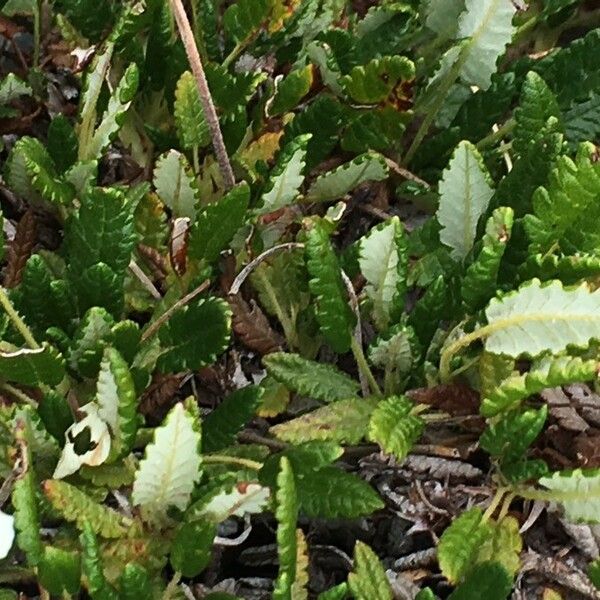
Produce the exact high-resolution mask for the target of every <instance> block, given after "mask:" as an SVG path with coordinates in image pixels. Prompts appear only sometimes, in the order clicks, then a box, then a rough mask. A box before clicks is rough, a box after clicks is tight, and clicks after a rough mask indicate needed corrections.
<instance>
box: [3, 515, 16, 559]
mask: <svg viewBox="0 0 600 600" xmlns="http://www.w3.org/2000/svg"><path fill="white" fill-rule="evenodd" d="M14 540H15V518H14V517H13V516H12V515H7V514H6V513H3V512H2V511H1V510H0V559H3V558H6V556H7V554H8V553H9V552H10V549H11V547H12V545H13V542H14Z"/></svg>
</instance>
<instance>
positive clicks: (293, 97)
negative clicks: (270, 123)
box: [269, 65, 314, 117]
mask: <svg viewBox="0 0 600 600" xmlns="http://www.w3.org/2000/svg"><path fill="white" fill-rule="evenodd" d="M313 77H314V76H313V67H312V65H306V66H305V67H303V68H301V69H294V70H293V71H291V72H290V73H289V75H287V76H286V77H285V79H283V81H281V82H280V83H279V85H278V86H277V91H276V93H275V96H274V97H273V101H272V103H271V105H270V107H269V114H270V115H272V116H274V117H275V116H277V115H280V114H282V113H284V112H287V111H289V110H293V109H294V108H296V107H297V106H298V104H299V103H300V101H301V100H302V98H304V96H306V94H308V92H309V91H310V88H311V87H312V84H313Z"/></svg>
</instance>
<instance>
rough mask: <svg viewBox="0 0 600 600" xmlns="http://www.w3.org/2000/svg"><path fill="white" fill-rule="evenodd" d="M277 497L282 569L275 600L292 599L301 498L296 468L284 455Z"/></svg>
mask: <svg viewBox="0 0 600 600" xmlns="http://www.w3.org/2000/svg"><path fill="white" fill-rule="evenodd" d="M275 501H276V508H275V518H276V519H277V554H278V557H279V573H278V575H277V579H276V580H275V587H274V590H273V598H274V599H276V600H291V599H292V585H293V583H294V581H295V579H296V554H297V544H296V521H297V520H298V499H297V497H296V483H295V480H294V472H293V471H292V466H291V465H290V462H289V461H288V459H287V458H286V457H285V456H284V457H282V458H281V462H280V471H279V474H278V475H277V491H276V494H275Z"/></svg>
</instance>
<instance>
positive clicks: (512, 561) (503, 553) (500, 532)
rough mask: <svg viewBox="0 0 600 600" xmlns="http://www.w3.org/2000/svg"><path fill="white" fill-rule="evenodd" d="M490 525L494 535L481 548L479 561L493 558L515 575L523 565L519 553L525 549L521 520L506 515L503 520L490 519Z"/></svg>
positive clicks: (482, 561) (483, 561)
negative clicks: (520, 528)
mask: <svg viewBox="0 0 600 600" xmlns="http://www.w3.org/2000/svg"><path fill="white" fill-rule="evenodd" d="M489 525H490V526H491V528H492V535H491V536H490V537H489V538H488V539H487V540H485V541H484V542H483V544H482V546H481V548H480V549H479V554H478V556H477V562H478V563H485V562H486V561H492V560H493V561H494V562H497V563H498V564H500V565H502V566H503V567H504V569H505V570H506V572H507V573H509V574H510V575H511V576H515V575H516V574H517V572H518V571H519V568H520V566H521V560H520V558H519V555H520V554H521V550H522V549H523V540H522V539H521V534H520V533H519V527H520V525H519V522H518V521H517V519H515V518H514V517H505V518H504V519H502V520H501V521H497V522H494V521H490V522H489Z"/></svg>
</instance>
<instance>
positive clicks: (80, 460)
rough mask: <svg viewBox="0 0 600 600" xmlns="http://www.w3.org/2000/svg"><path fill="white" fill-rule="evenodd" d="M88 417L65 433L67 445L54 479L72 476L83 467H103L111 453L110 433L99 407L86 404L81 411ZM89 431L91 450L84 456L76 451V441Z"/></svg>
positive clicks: (74, 424)
mask: <svg viewBox="0 0 600 600" xmlns="http://www.w3.org/2000/svg"><path fill="white" fill-rule="evenodd" d="M79 410H80V411H81V412H82V413H85V414H86V415H87V417H85V418H84V419H82V420H81V421H79V422H77V423H73V425H71V427H69V429H67V431H66V432H65V438H66V443H65V446H64V448H63V451H62V454H61V457H60V460H59V461H58V464H57V465H56V469H55V470H54V475H53V477H54V479H62V478H63V477H67V476H68V475H72V474H73V473H75V471H77V470H78V469H79V468H80V467H81V465H89V466H91V467H96V466H98V465H101V464H102V463H103V462H104V461H105V460H106V459H107V458H108V455H109V453H110V433H109V430H108V425H107V424H106V423H105V422H104V421H103V420H102V419H101V418H100V416H99V414H98V407H97V406H96V405H95V404H93V403H90V404H86V405H85V406H83V407H82V408H80V409H79ZM86 429H88V430H89V444H90V449H89V450H87V451H86V452H84V453H83V454H78V453H77V452H76V451H75V439H76V438H77V436H78V435H80V434H84V435H85V433H86V431H85V430H86Z"/></svg>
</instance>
